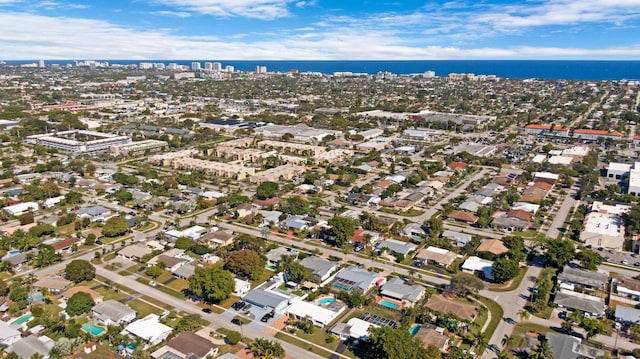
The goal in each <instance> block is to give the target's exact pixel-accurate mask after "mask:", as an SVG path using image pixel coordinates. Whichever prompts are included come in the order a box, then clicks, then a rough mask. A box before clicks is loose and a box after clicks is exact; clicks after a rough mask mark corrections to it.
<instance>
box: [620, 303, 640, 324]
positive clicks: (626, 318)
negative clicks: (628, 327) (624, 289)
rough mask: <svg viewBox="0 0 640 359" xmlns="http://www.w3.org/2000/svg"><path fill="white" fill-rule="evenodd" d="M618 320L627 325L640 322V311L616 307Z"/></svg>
mask: <svg viewBox="0 0 640 359" xmlns="http://www.w3.org/2000/svg"><path fill="white" fill-rule="evenodd" d="M616 320H617V321H619V322H626V323H638V322H640V309H636V308H629V307H623V306H621V305H618V306H616Z"/></svg>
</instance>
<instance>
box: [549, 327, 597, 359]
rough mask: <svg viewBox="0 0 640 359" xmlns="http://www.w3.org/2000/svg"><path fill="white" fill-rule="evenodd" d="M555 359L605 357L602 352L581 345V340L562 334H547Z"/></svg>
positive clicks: (593, 358)
mask: <svg viewBox="0 0 640 359" xmlns="http://www.w3.org/2000/svg"><path fill="white" fill-rule="evenodd" d="M547 341H548V342H549V346H550V347H551V349H552V351H553V359H577V358H581V359H595V358H597V357H599V356H601V355H604V352H603V351H602V350H599V349H596V348H593V347H590V346H587V345H583V344H581V341H580V338H576V337H573V336H571V335H566V334H560V333H549V334H547Z"/></svg>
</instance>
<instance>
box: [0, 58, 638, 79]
mask: <svg viewBox="0 0 640 359" xmlns="http://www.w3.org/2000/svg"><path fill="white" fill-rule="evenodd" d="M45 61H46V63H47V64H56V63H57V64H71V63H73V61H71V60H51V61H49V60H45ZM99 61H108V62H109V63H111V64H138V63H140V62H160V63H164V64H169V63H172V62H174V63H177V64H180V65H187V66H190V65H191V63H192V62H193V61H199V62H201V64H202V66H203V67H204V62H206V61H208V62H220V63H222V66H223V68H224V66H226V65H231V66H234V67H235V70H236V71H255V68H256V66H258V65H260V66H266V67H267V71H269V72H287V71H289V70H292V69H296V70H298V71H300V72H321V73H325V74H332V73H334V72H354V73H368V74H375V73H378V72H391V73H395V74H417V73H424V72H425V71H435V73H436V76H446V75H448V74H449V73H452V72H455V73H474V74H476V75H496V76H498V77H504V78H518V79H528V78H541V79H558V80H560V79H566V80H592V81H598V80H623V79H626V80H640V61H578V60H575V61H574V60H548V61H547V60H544V61H543V60H427V61H307V60H305V61H302V60H300V61H292V60H287V61H275V60H264V61H261V60H251V61H247V60H99ZM33 62H36V61H35V60H28V61H7V63H8V64H16V63H33Z"/></svg>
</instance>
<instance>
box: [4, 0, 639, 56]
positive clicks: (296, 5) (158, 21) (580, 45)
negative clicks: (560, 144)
mask: <svg viewBox="0 0 640 359" xmlns="http://www.w3.org/2000/svg"><path fill="white" fill-rule="evenodd" d="M639 25H640V0H525V1H511V0H484V1H482V0H481V1H471V0H470V1H464V0H462V1H457V0H453V1H439V0H432V1H429V0H426V1H405V0H342V1H336V0H73V1H63V0H48V1H47V0H44V1H38V0H35V1H34V0H0V60H22V59H39V58H44V59H140V60H143V59H167V60H170V59H202V60H369V59H370V60H396V59H398V60H399V59H406V60H432V59H433V60H439V59H624V60H637V59H640V36H638V34H640V29H639V28H638V26H639Z"/></svg>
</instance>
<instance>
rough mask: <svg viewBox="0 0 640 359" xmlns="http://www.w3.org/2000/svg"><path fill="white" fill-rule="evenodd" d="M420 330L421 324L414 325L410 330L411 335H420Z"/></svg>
mask: <svg viewBox="0 0 640 359" xmlns="http://www.w3.org/2000/svg"><path fill="white" fill-rule="evenodd" d="M420 328H421V325H420V324H414V325H412V326H411V328H410V329H409V333H411V335H416V334H418V330H420Z"/></svg>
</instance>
